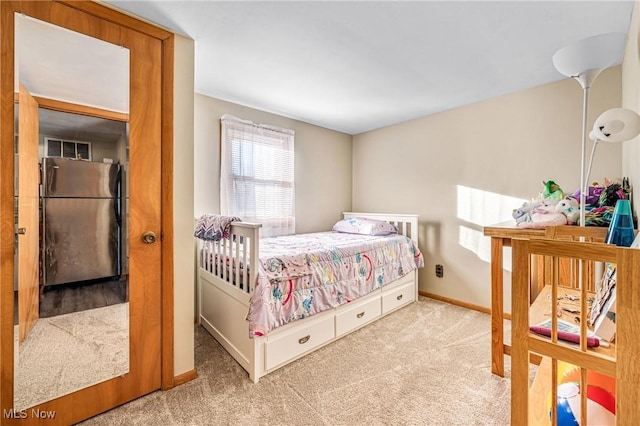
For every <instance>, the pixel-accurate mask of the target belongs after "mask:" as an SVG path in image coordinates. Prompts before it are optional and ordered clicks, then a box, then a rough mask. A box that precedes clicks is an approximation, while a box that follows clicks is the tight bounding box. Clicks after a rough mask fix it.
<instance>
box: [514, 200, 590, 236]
mask: <svg viewBox="0 0 640 426" xmlns="http://www.w3.org/2000/svg"><path fill="white" fill-rule="evenodd" d="M579 214H580V209H579V208H578V200H576V199H575V198H573V197H566V198H564V199H563V200H561V201H558V202H557V203H556V204H555V205H547V204H546V203H544V202H543V203H542V205H541V206H539V207H536V208H535V209H533V210H532V211H531V213H530V220H527V221H522V222H518V226H519V227H520V228H545V227H547V226H559V225H566V224H573V223H575V222H576V221H577V220H578V218H577V216H578V215H579Z"/></svg>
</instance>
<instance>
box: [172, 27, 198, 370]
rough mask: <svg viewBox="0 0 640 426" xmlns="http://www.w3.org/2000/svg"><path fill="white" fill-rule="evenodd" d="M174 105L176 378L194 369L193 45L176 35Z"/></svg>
mask: <svg viewBox="0 0 640 426" xmlns="http://www.w3.org/2000/svg"><path fill="white" fill-rule="evenodd" d="M174 55H175V64H174V83H175V84H174V93H173V96H174V98H173V99H174V104H173V107H174V108H173V116H174V121H173V125H174V128H173V240H174V246H173V268H174V269H173V286H174V293H173V297H174V299H173V300H174V307H173V309H174V317H173V324H174V331H173V333H174V334H173V342H174V360H173V368H174V374H175V375H180V374H183V373H186V372H189V371H191V370H193V369H194V335H193V327H194V325H193V318H194V316H195V314H194V307H193V306H194V302H193V295H194V292H195V276H194V266H193V265H194V262H195V256H194V251H193V204H194V202H193V180H194V173H193V170H194V168H193V167H194V165H193V162H194V161H193V159H194V138H193V133H194V129H193V125H194V124H193V123H194V112H193V111H194V42H193V40H191V39H187V38H185V37H182V36H180V35H177V34H176V35H175V46H174Z"/></svg>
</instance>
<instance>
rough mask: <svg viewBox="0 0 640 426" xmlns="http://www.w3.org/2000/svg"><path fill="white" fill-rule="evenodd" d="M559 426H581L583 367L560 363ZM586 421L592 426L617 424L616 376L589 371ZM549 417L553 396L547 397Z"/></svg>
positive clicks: (558, 392)
mask: <svg viewBox="0 0 640 426" xmlns="http://www.w3.org/2000/svg"><path fill="white" fill-rule="evenodd" d="M557 377H558V391H557V396H558V400H557V407H558V408H557V410H558V419H557V420H558V421H557V424H558V426H562V425H579V424H580V368H579V367H577V366H575V365H573V364H570V363H567V362H564V361H558V376H557ZM586 387H587V421H588V423H589V424H593V425H603V426H606V425H612V426H613V425H615V424H616V381H615V379H614V378H613V377H609V376H607V375H604V374H601V373H597V372H595V371H591V370H587V377H586ZM548 406H549V416H551V415H552V411H551V394H549V398H548Z"/></svg>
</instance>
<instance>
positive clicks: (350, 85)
mask: <svg viewBox="0 0 640 426" xmlns="http://www.w3.org/2000/svg"><path fill="white" fill-rule="evenodd" d="M105 3H108V4H110V5H111V6H113V7H116V8H119V9H121V10H124V11H126V12H129V13H131V14H133V15H136V16H139V17H142V18H144V19H147V20H149V21H152V22H155V23H157V24H159V25H161V26H164V27H166V28H168V29H170V30H172V31H175V32H177V33H180V34H183V35H185V36H187V37H190V38H193V39H194V40H195V89H196V92H198V93H201V94H204V95H207V96H211V97H214V98H218V99H222V100H225V101H229V102H234V103H237V104H241V105H245V106H249V107H252V108H257V109H260V110H264V111H268V112H272V113H275V114H279V115H282V116H285V117H290V118H294V119H297V120H301V121H304V122H307V123H312V124H315V125H318V126H322V127H326V128H329V129H334V130H338V131H341V132H345V133H348V134H358V133H362V132H366V131H369V130H373V129H377V128H380V127H384V126H388V125H391V124H395V123H399V122H403V121H407V120H411V119H414V118H418V117H423V116H426V115H429V114H434V113H438V112H441V111H445V110H449V109H452V108H456V107H459V106H461V105H465V104H470V103H474V102H478V101H481V100H484V99H488V98H492V97H496V96H500V95H504V94H507V93H512V92H516V91H519V90H523V89H527V88H530V87H534V86H538V85H541V84H546V83H550V82H553V81H557V80H560V79H563V78H566V77H564V76H563V75H561V74H560V73H559V72H558V71H557V70H556V69H555V68H554V67H553V63H552V60H551V57H552V56H553V54H554V53H555V52H556V51H557V50H558V49H560V48H561V47H563V46H565V45H567V44H569V43H571V42H573V41H576V40H579V39H582V38H585V37H589V36H592V35H596V34H601V33H608V32H623V33H626V32H627V31H628V28H629V24H630V20H631V13H632V9H633V4H634V2H633V0H624V1H603V2H598V1H519V0H511V1H501V2H489V1H482V0H478V1H407V2H404V1H403V2H399V1H366V0H365V1H351V2H341V1H318V2H312V1H279V2H266V1H229V2H220V1H190V0H180V1H120V0H108V1H106V2H105ZM65 31H66V30H64V31H62V32H61V34H59V36H61V37H67V36H68V34H65ZM52 37H53V36H47V37H45V38H44V39H43V38H40V39H39V41H37V40H28V39H25V40H24V43H25V44H24V45H25V46H28V47H25V50H26V49H28V50H29V52H31V54H30V56H31V58H32V60H33V61H39V62H38V63H39V65H34V66H31V67H27V66H25V67H23V66H22V65H21V68H20V73H21V78H22V77H24V78H29V77H28V76H26V75H25V74H23V72H24V73H26V72H27V71H28V70H29V69H34V70H37V71H38V75H37V77H36V76H34V77H31V81H30V83H29V84H30V85H35V84H39V83H42V84H40V86H42V87H46V86H49V87H51V88H56V90H58V93H57V94H55V95H49V97H53V98H58V99H62V100H66V101H68V102H75V103H80V104H88V105H92V106H98V107H100V106H101V105H103V104H102V100H104V101H107V102H114V101H115V102H116V103H118V102H119V103H118V104H117V105H116V106H113V105H111V106H103V107H105V108H107V109H113V110H116V111H121V110H124V109H126V108H127V104H128V90H126V89H125V95H124V96H125V97H126V98H125V99H124V106H123V105H122V102H123V98H122V95H120V94H117V93H120V92H119V91H114V90H107V91H106V93H105V90H104V89H105V88H108V87H109V86H108V85H107V83H109V82H112V81H115V80H117V79H121V78H124V79H125V80H126V79H127V76H128V74H125V75H124V77H122V72H121V70H122V69H126V68H127V66H126V65H124V66H120V65H122V62H123V61H128V51H127V50H126V49H122V48H120V47H117V46H113V45H108V43H103V42H100V43H98V44H103V46H101V47H100V48H97V47H96V46H95V43H93V42H92V41H91V40H90V39H89V38H88V37H84V36H81V37H80V38H78V39H77V40H80V42H79V44H78V45H75V44H70V43H75V42H72V41H69V40H67V41H66V42H64V43H52V42H50V41H52V40H53V38H52ZM82 37H84V39H83V38H82ZM87 39H89V40H87ZM18 42H20V39H18ZM56 45H59V46H60V45H61V46H65V48H64V49H62V51H60V50H54V49H55V47H54V46H56ZM86 45H90V46H92V47H90V48H89V49H85V48H84V47H83V46H86ZM104 45H107V46H104ZM18 50H20V49H18ZM103 50H104V52H110V54H111V53H114V52H115V53H116V54H118V51H119V58H120V59H118V60H110V59H106V58H107V56H104V55H103V54H102V53H99V52H103ZM83 51H88V52H91V53H92V55H93V56H81V55H80V52H83ZM19 54H20V61H22V60H23V56H24V58H26V55H23V54H22V53H19ZM105 54H106V53H105ZM69 55H71V57H70V56H69ZM621 61H622V58H620V62H621ZM124 63H125V64H126V63H127V62H124ZM116 64H120V65H118V66H117V67H116V66H115V65H116ZM91 65H93V66H91ZM112 65H113V66H112ZM61 76H62V77H61ZM80 81H84V82H87V83H86V85H85V86H83V88H82V90H78V84H79V82H80ZM45 82H46V83H47V84H44V83H45ZM596 84H597V82H596ZM43 90H44V89H43ZM94 90H95V91H96V92H94ZM39 91H40V89H37V90H36V92H39ZM74 93H75V94H74ZM38 94H39V95H41V96H45V97H46V96H47V94H46V93H42V94H40V93H38ZM74 96H76V97H77V98H81V99H74V98H73V97H74ZM63 97H70V99H63ZM114 97H117V98H118V99H113V98H114ZM97 99H101V101H97Z"/></svg>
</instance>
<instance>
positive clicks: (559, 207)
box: [556, 196, 580, 224]
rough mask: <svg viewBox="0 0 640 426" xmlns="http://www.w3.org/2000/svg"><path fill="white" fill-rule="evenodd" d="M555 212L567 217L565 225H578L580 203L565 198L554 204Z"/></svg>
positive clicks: (569, 197) (573, 199)
mask: <svg viewBox="0 0 640 426" xmlns="http://www.w3.org/2000/svg"><path fill="white" fill-rule="evenodd" d="M556 211H557V212H558V213H562V214H564V215H565V216H566V217H567V223H569V224H575V223H578V220H579V219H580V202H579V201H578V200H576V199H575V198H573V197H571V196H568V197H565V198H564V199H562V200H560V201H559V202H558V204H556Z"/></svg>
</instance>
